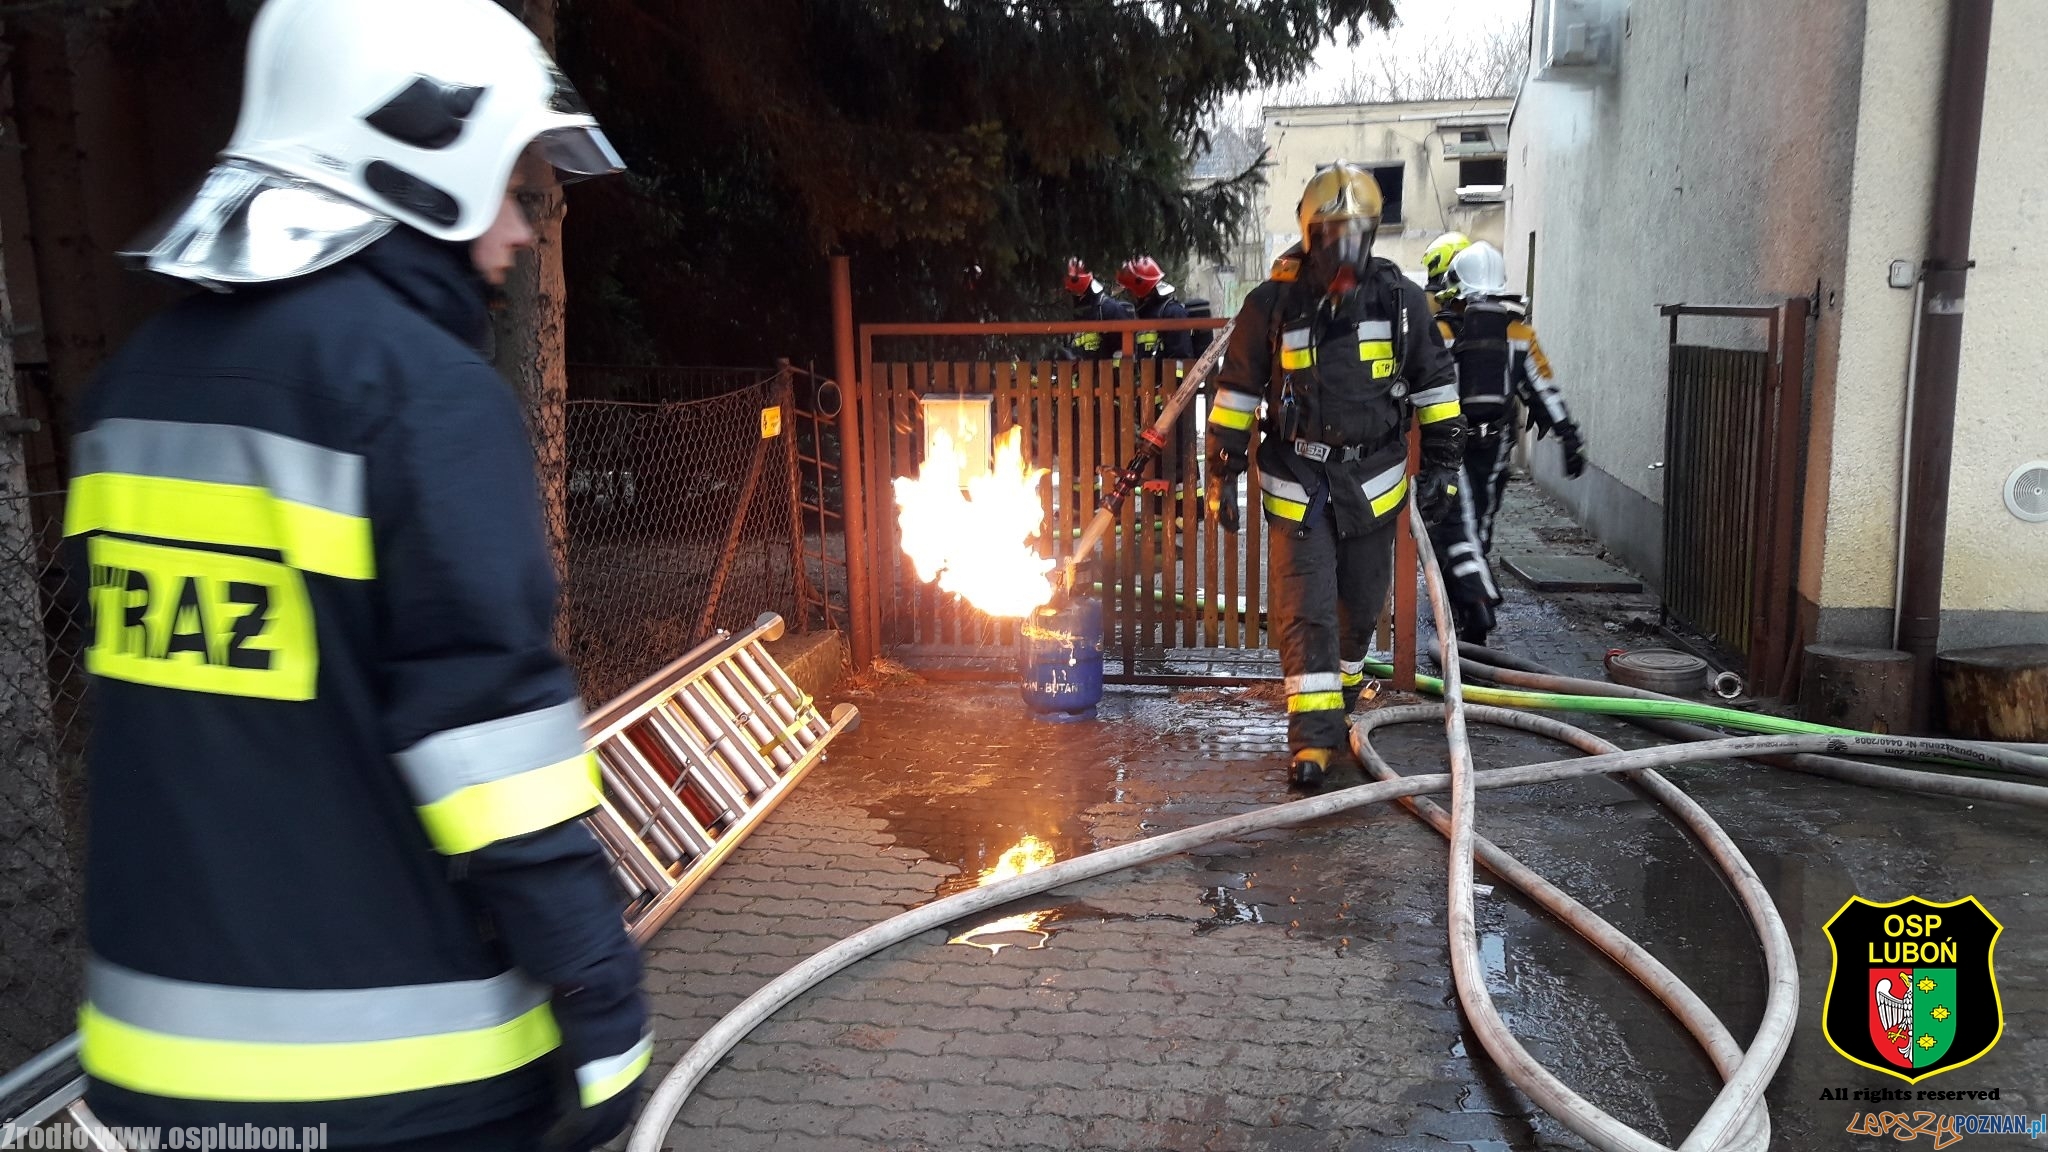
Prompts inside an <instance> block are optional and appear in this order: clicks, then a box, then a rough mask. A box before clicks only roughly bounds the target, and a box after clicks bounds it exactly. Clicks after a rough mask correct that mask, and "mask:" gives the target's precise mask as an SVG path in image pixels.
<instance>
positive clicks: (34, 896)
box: [0, 493, 86, 1069]
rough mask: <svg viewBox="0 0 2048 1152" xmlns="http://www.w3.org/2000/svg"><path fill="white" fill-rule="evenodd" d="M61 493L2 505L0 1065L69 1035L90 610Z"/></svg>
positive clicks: (77, 935)
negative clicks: (67, 556) (66, 551)
mask: <svg viewBox="0 0 2048 1152" xmlns="http://www.w3.org/2000/svg"><path fill="white" fill-rule="evenodd" d="M62 507H63V497H62V495H61V494H59V493H44V494H40V495H34V496H16V497H9V498H4V499H0V1005H4V1010H0V1069H6V1068H12V1067H14V1066H15V1065H17V1064H19V1063H21V1062H22V1061H23V1060H25V1059H27V1058H28V1057H29V1056H31V1055H33V1054H35V1053H36V1052H38V1051H40V1050H42V1049H43V1048H46V1047H48V1046H49V1045H51V1044H54V1043H56V1042H57V1041H58V1040H61V1039H62V1038H63V1037H64V1036H65V1034H66V1033H68V1032H70V1031H71V1029H72V1026H73V1022H74V1015H75V1013H76V1011H77V1008H78V974H79V972H80V970H81V964H80V954H79V950H80V947H81V941H82V938H83V922H82V921H81V919H80V911H81V903H80V890H81V888H82V883H81V877H82V866H83V854H84V848H85V827H84V815H85V785H84V762H85V756H84V747H85V732H86V717H85V668H84V650H85V627H86V617H85V603H84V598H83V595H82V588H83V582H82V581H80V580H77V579H76V578H75V575H76V574H74V573H72V572H70V571H69V570H68V569H67V568H66V566H65V564H64V560H63V554H62V552H61V550H60V549H59V547H58V545H59V542H60V534H61V532H62V524H63V514H62Z"/></svg>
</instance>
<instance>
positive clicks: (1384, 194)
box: [1372, 164, 1408, 224]
mask: <svg viewBox="0 0 2048 1152" xmlns="http://www.w3.org/2000/svg"><path fill="white" fill-rule="evenodd" d="M1407 170H1408V169H1407V166H1406V165H1402V164H1386V165H1374V166H1373V168H1372V178H1373V179H1374V180H1376V181H1378V182H1379V186H1380V223H1382V224H1399V223H1400V222H1401V183H1402V177H1403V176H1404V174H1405V173H1406V172H1407Z"/></svg>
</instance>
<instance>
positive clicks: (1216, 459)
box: [1204, 429, 1251, 536]
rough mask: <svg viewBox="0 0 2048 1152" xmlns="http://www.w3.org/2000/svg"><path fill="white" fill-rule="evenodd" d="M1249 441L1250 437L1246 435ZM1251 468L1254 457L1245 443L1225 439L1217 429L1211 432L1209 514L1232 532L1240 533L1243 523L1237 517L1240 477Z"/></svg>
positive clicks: (1206, 489)
mask: <svg viewBox="0 0 2048 1152" xmlns="http://www.w3.org/2000/svg"><path fill="white" fill-rule="evenodd" d="M1245 439H1246V443H1247V444H1248V443H1249V442H1250V437H1246V438H1245ZM1250 468H1251V457H1250V456H1249V455H1248V454H1247V453H1246V452H1245V446H1244V445H1234V444H1227V443H1224V442H1223V440H1222V439H1221V438H1220V437H1219V436H1218V435H1217V434H1216V431H1215V430H1214V429H1211V430H1210V432H1209V456H1208V460H1207V461H1206V467H1205V469H1204V471H1205V472H1206V473H1207V481H1206V484H1205V494H1206V495H1207V497H1208V501H1209V514H1210V515H1211V516H1214V517H1215V518H1216V525H1217V527H1219V528H1222V529H1223V530H1224V531H1225V532H1228V533H1230V534H1231V535H1232V536H1235V535H1237V532H1238V529H1239V528H1241V527H1242V526H1243V525H1242V523H1241V522H1240V520H1239V517H1238V509H1237V478H1238V477H1239V476H1242V475H1244V474H1245V472H1246V471H1248V470H1249V469H1250Z"/></svg>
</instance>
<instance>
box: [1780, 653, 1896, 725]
mask: <svg viewBox="0 0 2048 1152" xmlns="http://www.w3.org/2000/svg"><path fill="white" fill-rule="evenodd" d="M1912 692H1913V658H1912V656H1910V655H1908V654H1907V653H1904V652H1900V651H1897V650H1895V649H1891V648H1857V647H1854V646H1853V645H1847V644H1809V645H1807V646H1806V661H1805V668H1804V670H1803V674H1802V675H1801V678H1800V685H1799V715H1800V718H1801V719H1804V720H1806V721H1808V722H1810V723H1814V724H1828V725H1832V726H1833V727H1836V728H1854V729H1857V730H1858V731H1862V732H1904V731H1906V729H1907V725H1908V722H1909V720H1910V718H1911V716H1912V711H1913V709H1912V703H1913V702H1912Z"/></svg>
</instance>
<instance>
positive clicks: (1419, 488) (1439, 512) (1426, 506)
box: [1415, 465, 1459, 527]
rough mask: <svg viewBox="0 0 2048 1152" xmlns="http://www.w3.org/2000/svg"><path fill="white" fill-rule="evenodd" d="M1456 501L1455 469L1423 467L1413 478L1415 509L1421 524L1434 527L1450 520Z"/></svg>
mask: <svg viewBox="0 0 2048 1152" xmlns="http://www.w3.org/2000/svg"><path fill="white" fill-rule="evenodd" d="M1458 499H1459V497H1458V473H1457V470H1456V469H1452V468H1436V467H1430V466H1427V465H1425V466H1424V467H1423V469H1422V471H1421V473H1419V474H1418V475H1417V476H1416V477H1415V509H1416V511H1418V512H1420V513H1422V522H1423V523H1425V524H1427V525H1429V526H1431V527H1435V526H1436V525H1438V524H1441V523H1443V522H1444V521H1445V520H1448V519H1450V516H1451V510H1452V509H1453V508H1456V507H1457V506H1458Z"/></svg>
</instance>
